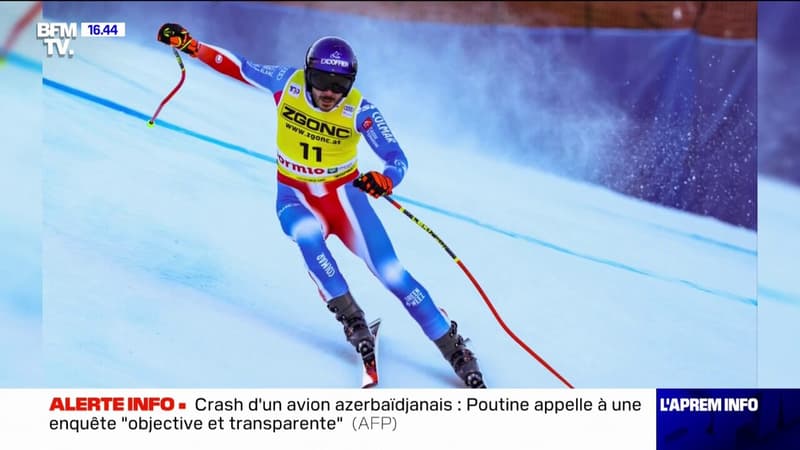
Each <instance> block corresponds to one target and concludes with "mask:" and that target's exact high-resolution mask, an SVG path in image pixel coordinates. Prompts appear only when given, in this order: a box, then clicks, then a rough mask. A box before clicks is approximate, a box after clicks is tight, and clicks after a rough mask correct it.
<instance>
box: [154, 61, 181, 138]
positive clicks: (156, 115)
mask: <svg viewBox="0 0 800 450" xmlns="http://www.w3.org/2000/svg"><path fill="white" fill-rule="evenodd" d="M172 53H174V54H175V59H177V60H178V66H180V68H181V80H180V81H178V84H177V86H175V87H174V88H173V89H172V92H170V93H169V95H167V96H166V97H165V98H164V100H161V104H160V105H158V109H156V112H155V113H154V114H153V117H151V118H150V120H148V121H147V126H148V127H150V128H152V127H153V125H154V124H155V121H156V117H158V113H160V112H161V108H163V107H164V105H166V104H167V102H168V101H169V100H170V99H171V98H172V96H173V95H175V93H176V92H178V89H180V88H181V86H183V81H184V80H185V79H186V67H184V66H183V59H181V54H180V53H178V51H177V50H175V49H174V48H173V49H172Z"/></svg>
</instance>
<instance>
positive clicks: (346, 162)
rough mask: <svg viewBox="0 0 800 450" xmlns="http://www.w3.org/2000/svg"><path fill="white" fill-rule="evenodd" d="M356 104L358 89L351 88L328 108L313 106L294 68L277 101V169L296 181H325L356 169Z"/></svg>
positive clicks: (357, 139) (358, 96) (298, 71)
mask: <svg viewBox="0 0 800 450" xmlns="http://www.w3.org/2000/svg"><path fill="white" fill-rule="evenodd" d="M360 105H361V92H359V91H358V90H357V89H355V88H353V89H351V90H350V93H349V94H348V95H347V97H346V98H345V99H344V100H343V101H342V102H341V103H339V105H338V106H337V107H336V108H335V109H333V110H332V111H329V112H322V111H319V110H317V109H315V108H314V107H312V106H311V104H310V103H309V101H308V100H306V88H305V79H304V76H303V71H302V70H299V69H298V70H297V71H295V73H294V74H292V76H291V77H290V78H289V81H288V82H287V83H286V86H285V87H284V90H283V94H282V95H281V99H280V102H278V133H277V144H278V171H279V172H280V173H281V174H283V175H285V176H287V177H289V178H292V179H295V180H298V181H303V182H326V181H333V180H336V179H338V178H341V177H344V176H347V175H349V174H351V173H353V172H355V171H356V170H358V164H357V151H356V149H357V146H358V141H359V140H360V139H361V134H360V133H359V132H358V131H357V130H356V125H355V121H356V117H355V116H356V113H357V112H358V107H359V106H360Z"/></svg>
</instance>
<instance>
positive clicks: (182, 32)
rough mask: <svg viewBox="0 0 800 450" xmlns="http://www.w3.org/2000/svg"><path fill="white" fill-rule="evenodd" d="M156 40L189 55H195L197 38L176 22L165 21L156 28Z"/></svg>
mask: <svg viewBox="0 0 800 450" xmlns="http://www.w3.org/2000/svg"><path fill="white" fill-rule="evenodd" d="M157 38H158V40H159V41H161V42H163V43H165V44H167V45H169V46H170V47H175V48H177V49H178V50H180V51H182V52H183V53H187V54H189V55H190V56H196V55H197V49H198V44H197V39H195V38H193V37H192V36H191V35H190V34H189V32H188V31H186V28H183V27H182V26H180V25H178V24H177V23H165V24H164V25H161V28H159V29H158V36H157Z"/></svg>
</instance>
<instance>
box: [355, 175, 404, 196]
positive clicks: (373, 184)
mask: <svg viewBox="0 0 800 450" xmlns="http://www.w3.org/2000/svg"><path fill="white" fill-rule="evenodd" d="M393 185H394V183H392V179H391V178H389V177H387V176H386V175H384V174H382V173H380V172H375V171H374V170H373V171H370V172H367V173H364V174H361V176H360V177H358V178H356V179H355V180H353V186H355V187H357V188H359V189H361V190H362V191H364V192H366V193H367V194H369V195H371V196H373V197H375V198H378V197H381V196H384V195H389V194H391V193H392V187H393Z"/></svg>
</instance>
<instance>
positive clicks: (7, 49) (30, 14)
mask: <svg viewBox="0 0 800 450" xmlns="http://www.w3.org/2000/svg"><path fill="white" fill-rule="evenodd" d="M41 12H42V2H35V3H34V4H33V5H31V7H30V8H29V9H28V11H27V12H26V13H25V14H24V15H23V16H22V17H20V18H19V20H17V22H16V23H15V24H14V26H13V27H12V28H11V32H10V33H9V34H8V36H7V37H6V40H5V42H3V46H2V47H0V65H2V64H3V63H4V62H5V60H6V58H7V56H8V54H9V53H11V48H12V47H14V43H15V42H17V38H18V37H19V35H20V33H22V30H23V29H24V28H25V27H27V26H28V24H29V23H31V21H33V19H34V18H36V16H37V15H38V14H39V13H41Z"/></svg>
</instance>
